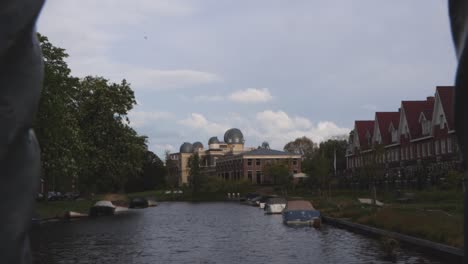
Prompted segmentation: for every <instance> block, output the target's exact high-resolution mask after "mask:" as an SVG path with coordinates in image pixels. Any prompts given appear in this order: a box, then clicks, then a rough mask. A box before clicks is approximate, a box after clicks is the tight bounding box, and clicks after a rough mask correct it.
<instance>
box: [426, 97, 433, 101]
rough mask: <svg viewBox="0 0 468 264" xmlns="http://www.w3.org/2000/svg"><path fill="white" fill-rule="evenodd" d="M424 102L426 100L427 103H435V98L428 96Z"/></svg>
mask: <svg viewBox="0 0 468 264" xmlns="http://www.w3.org/2000/svg"><path fill="white" fill-rule="evenodd" d="M426 100H427V101H428V102H434V101H435V98H434V96H428V97H427V99H426Z"/></svg>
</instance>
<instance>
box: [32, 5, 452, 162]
mask: <svg viewBox="0 0 468 264" xmlns="http://www.w3.org/2000/svg"><path fill="white" fill-rule="evenodd" d="M38 30H39V31H40V32H41V33H42V34H45V35H47V36H48V37H49V39H50V41H52V43H54V44H55V45H57V46H60V47H62V48H65V49H66V50H67V52H68V53H69V55H70V58H69V59H68V60H67V62H68V63H69V66H70V67H71V69H72V74H74V75H75V76H79V77H83V76H86V75H102V76H104V77H106V78H108V79H110V80H113V81H119V80H121V79H123V78H125V79H127V80H128V81H129V82H130V83H131V84H132V88H133V89H134V90H135V94H136V98H137V101H138V106H137V107H135V109H134V110H133V111H132V112H131V113H130V119H131V121H132V123H131V125H132V126H133V127H134V128H135V129H136V130H137V131H138V132H139V133H141V134H145V135H147V136H148V137H149V147H150V149H151V150H152V151H154V152H155V153H157V154H158V155H160V156H161V155H162V153H164V150H166V149H168V150H170V151H173V152H175V151H177V150H178V148H179V146H180V144H182V143H183V142H184V141H188V142H194V141H201V142H203V143H204V144H206V142H207V141H208V139H209V137H211V136H218V137H219V138H220V139H221V138H222V136H223V133H224V131H225V130H226V129H228V128H230V127H238V128H239V129H241V130H242V131H243V132H244V136H245V139H246V145H248V146H257V145H259V144H261V142H262V141H265V140H266V141H268V142H269V143H270V145H271V146H272V147H274V148H277V149H282V147H283V146H284V144H285V143H287V142H288V141H291V140H294V139H295V138H296V137H300V136H304V135H305V136H308V137H311V138H312V139H313V140H314V141H317V142H318V141H321V140H325V139H327V138H329V137H331V136H334V135H343V134H347V133H348V132H349V130H350V129H351V128H352V126H353V122H354V120H356V119H373V116H374V112H375V111H376V110H378V111H396V110H397V108H398V107H399V104H400V101H401V100H403V99H405V100H408V99H422V98H425V97H426V96H429V95H432V94H433V93H434V89H435V86H436V85H450V84H452V83H453V78H454V74H455V66H456V59H455V54H454V50H453V47H452V42H451V36H450V31H449V21H448V17H447V3H446V1H441V0H413V1H403V0H396V1H383V0H359V1H349V0H341V1H334V0H332V1H310V0H295V1H286V0H259V1H247V0H186V1H184V0H138V1H121V0H99V1H96V0H67V1H63V0H49V1H47V3H46V5H45V7H44V10H43V12H42V15H41V17H40V20H39V24H38Z"/></svg>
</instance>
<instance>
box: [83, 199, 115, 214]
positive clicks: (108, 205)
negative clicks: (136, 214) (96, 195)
mask: <svg viewBox="0 0 468 264" xmlns="http://www.w3.org/2000/svg"><path fill="white" fill-rule="evenodd" d="M115 208H116V206H115V205H113V204H112V202H110V201H98V202H96V203H95V204H94V206H93V207H91V208H90V209H89V216H92V217H95V216H104V215H114V212H115Z"/></svg>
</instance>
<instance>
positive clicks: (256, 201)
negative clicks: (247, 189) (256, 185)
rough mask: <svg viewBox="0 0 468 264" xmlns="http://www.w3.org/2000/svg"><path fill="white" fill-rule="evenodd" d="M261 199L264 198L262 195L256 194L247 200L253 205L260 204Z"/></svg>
mask: <svg viewBox="0 0 468 264" xmlns="http://www.w3.org/2000/svg"><path fill="white" fill-rule="evenodd" d="M260 199H262V196H261V195H259V196H255V197H254V198H252V199H250V200H247V204H249V205H252V206H260Z"/></svg>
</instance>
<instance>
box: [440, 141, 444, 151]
mask: <svg viewBox="0 0 468 264" xmlns="http://www.w3.org/2000/svg"><path fill="white" fill-rule="evenodd" d="M440 152H442V154H445V139H443V140H441V141H440Z"/></svg>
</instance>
